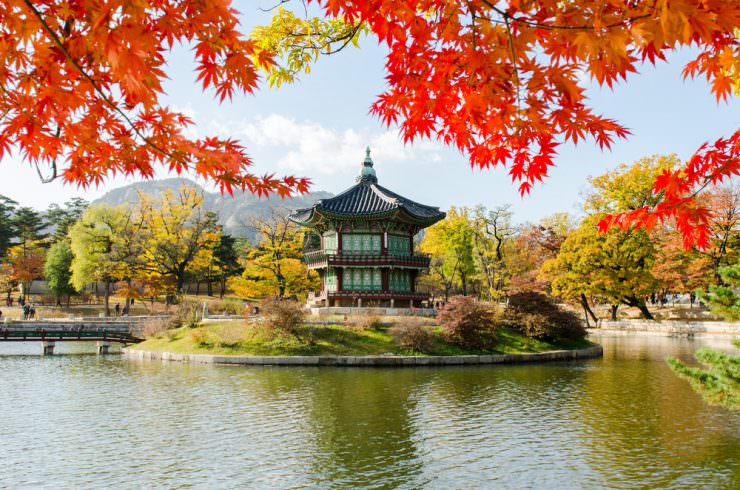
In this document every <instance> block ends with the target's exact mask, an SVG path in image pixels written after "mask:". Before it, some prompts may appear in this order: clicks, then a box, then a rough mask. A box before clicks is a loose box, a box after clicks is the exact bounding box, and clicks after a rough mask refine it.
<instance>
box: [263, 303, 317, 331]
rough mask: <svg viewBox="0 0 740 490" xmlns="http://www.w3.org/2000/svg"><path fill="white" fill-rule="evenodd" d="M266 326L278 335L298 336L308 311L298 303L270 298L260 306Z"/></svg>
mask: <svg viewBox="0 0 740 490" xmlns="http://www.w3.org/2000/svg"><path fill="white" fill-rule="evenodd" d="M260 311H261V313H262V317H263V318H264V319H265V322H264V326H265V327H267V328H268V329H269V330H272V331H274V332H276V333H284V334H291V335H294V336H295V335H296V334H297V331H298V327H299V326H300V325H301V324H302V323H303V320H304V319H305V317H306V310H305V309H304V308H303V305H302V304H300V303H299V302H297V301H293V300H287V299H279V298H268V299H266V300H264V301H263V302H262V304H261V306H260Z"/></svg>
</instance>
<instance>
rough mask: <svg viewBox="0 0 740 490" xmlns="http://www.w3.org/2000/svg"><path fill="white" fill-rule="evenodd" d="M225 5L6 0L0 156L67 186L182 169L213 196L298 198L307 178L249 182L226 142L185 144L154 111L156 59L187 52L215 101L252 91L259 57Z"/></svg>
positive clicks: (157, 108) (245, 167) (0, 23)
mask: <svg viewBox="0 0 740 490" xmlns="http://www.w3.org/2000/svg"><path fill="white" fill-rule="evenodd" d="M238 24H239V22H238V18H237V12H236V10H234V9H233V8H232V7H231V2H230V1H229V0H208V1H199V0H184V1H179V0H178V1H174V0H152V1H148V2H130V1H126V0H103V1H99V2H98V1H96V2H90V1H87V0H53V1H49V0H34V1H31V0H7V1H4V2H2V3H1V4H0V27H1V29H0V84H1V87H2V96H1V97H0V113H2V114H3V118H2V121H0V157H2V155H3V154H4V153H6V152H8V151H10V148H11V147H12V146H17V147H18V148H19V149H20V153H21V155H22V156H23V157H24V158H25V159H26V160H28V161H30V162H31V163H32V164H34V165H35V166H36V167H37V168H40V169H42V170H44V171H45V172H47V173H51V175H50V177H51V178H54V177H57V176H60V177H62V178H63V179H64V180H65V181H67V182H73V183H78V184H80V185H82V186H83V187H84V186H87V185H90V184H99V183H101V182H102V181H103V179H104V178H105V177H107V176H110V175H114V174H125V175H139V176H141V177H144V178H151V177H152V176H153V175H154V171H155V167H156V166H163V167H165V168H167V169H169V170H172V171H175V172H177V173H181V172H183V171H185V170H192V171H194V172H195V173H197V174H198V175H200V176H202V177H204V178H206V179H209V180H211V181H212V182H214V183H216V184H218V185H219V186H220V188H221V190H222V191H227V192H231V191H232V190H233V189H234V188H236V189H249V190H250V191H252V192H254V193H257V194H259V195H266V194H267V193H268V192H277V193H278V194H280V195H287V194H290V193H291V192H294V191H297V192H304V191H306V190H307V187H308V184H309V181H308V180H306V179H297V178H295V177H284V178H276V177H274V176H272V175H265V176H261V177H260V176H256V175H254V174H252V173H251V172H250V171H249V170H250V167H251V165H252V162H251V161H250V159H249V158H248V157H247V155H246V153H245V151H244V148H243V147H242V146H240V145H239V144H238V143H237V142H236V141H233V140H230V139H219V138H214V137H206V138H202V139H198V140H194V139H189V138H187V137H186V136H185V135H184V133H183V130H184V129H185V128H186V127H187V126H189V125H191V124H192V122H191V121H190V120H189V119H188V118H187V117H186V116H184V115H183V114H180V113H177V112H174V111H172V110H170V109H169V108H168V107H166V106H163V105H162V104H161V101H160V97H161V96H162V94H163V89H162V81H163V79H164V78H165V72H164V64H165V54H166V53H167V52H168V51H169V50H170V49H171V48H172V46H173V45H174V44H175V43H176V42H182V43H185V44H188V43H189V44H192V45H193V46H194V55H195V59H196V62H197V71H198V80H199V81H200V82H201V83H202V85H203V89H209V88H213V89H214V90H215V93H216V97H217V98H218V99H219V100H221V101H223V100H224V99H225V98H231V97H232V96H233V94H234V93H236V92H240V93H251V92H252V91H253V90H254V89H255V87H256V86H257V81H258V76H257V71H256V68H255V65H254V62H253V59H259V61H260V63H262V64H265V63H268V64H269V63H270V62H271V56H270V55H269V53H264V52H260V51H259V50H258V49H257V48H256V47H255V45H254V42H253V41H251V40H249V39H247V38H245V37H244V36H243V35H242V34H241V33H240V32H239V31H238V29H237V28H238Z"/></svg>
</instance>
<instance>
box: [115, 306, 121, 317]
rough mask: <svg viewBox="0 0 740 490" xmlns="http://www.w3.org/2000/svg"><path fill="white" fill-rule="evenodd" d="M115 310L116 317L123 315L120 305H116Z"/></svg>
mask: <svg viewBox="0 0 740 490" xmlns="http://www.w3.org/2000/svg"><path fill="white" fill-rule="evenodd" d="M115 310H116V316H120V315H121V305H120V304H119V303H116V308H115Z"/></svg>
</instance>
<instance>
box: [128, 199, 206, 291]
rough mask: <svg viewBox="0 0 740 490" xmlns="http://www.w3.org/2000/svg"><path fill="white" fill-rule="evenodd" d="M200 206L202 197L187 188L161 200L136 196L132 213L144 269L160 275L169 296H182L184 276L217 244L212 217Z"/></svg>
mask: <svg viewBox="0 0 740 490" xmlns="http://www.w3.org/2000/svg"><path fill="white" fill-rule="evenodd" d="M202 204H203V196H202V195H201V194H200V193H199V192H198V191H197V190H196V189H195V188H193V187H188V186H183V187H181V188H180V189H179V190H178V192H176V193H175V192H172V191H167V192H165V193H164V194H163V195H162V197H161V199H155V198H153V197H152V196H148V195H145V194H140V195H139V203H138V205H137V208H136V214H137V217H138V218H137V219H139V220H140V221H141V223H142V240H141V248H142V256H143V259H144V263H145V264H146V266H145V269H146V271H147V272H148V273H149V274H151V275H160V276H162V277H163V279H165V280H166V282H168V283H169V284H170V285H171V287H172V290H171V292H173V293H177V294H179V293H182V290H183V286H184V283H185V275H186V273H188V272H190V271H192V270H196V269H198V268H199V267H203V266H204V264H208V262H209V261H210V260H211V256H212V254H213V249H214V247H215V246H216V245H217V244H218V242H219V230H218V224H217V222H216V215H215V214H214V213H211V212H207V211H206V210H205V209H203V206H202ZM151 282H152V284H155V283H159V284H161V281H156V280H152V281H151Z"/></svg>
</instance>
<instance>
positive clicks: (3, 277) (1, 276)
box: [0, 263, 15, 303]
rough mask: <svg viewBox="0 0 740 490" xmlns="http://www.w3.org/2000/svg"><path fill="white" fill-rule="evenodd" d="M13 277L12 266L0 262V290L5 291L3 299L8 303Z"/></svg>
mask: <svg viewBox="0 0 740 490" xmlns="http://www.w3.org/2000/svg"><path fill="white" fill-rule="evenodd" d="M14 285H15V279H14V278H13V266H12V265H11V264H5V263H0V292H2V293H5V301H7V302H8V303H10V301H11V294H12V293H13V286H14Z"/></svg>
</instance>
